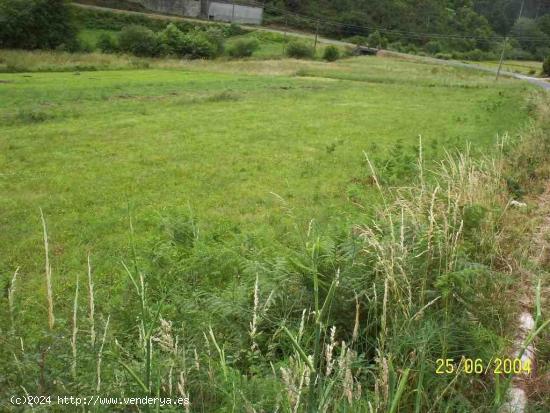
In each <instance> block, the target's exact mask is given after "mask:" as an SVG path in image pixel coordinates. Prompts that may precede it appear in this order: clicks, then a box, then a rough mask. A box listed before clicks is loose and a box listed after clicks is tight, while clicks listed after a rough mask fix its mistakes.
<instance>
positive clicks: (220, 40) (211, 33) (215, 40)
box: [204, 26, 226, 57]
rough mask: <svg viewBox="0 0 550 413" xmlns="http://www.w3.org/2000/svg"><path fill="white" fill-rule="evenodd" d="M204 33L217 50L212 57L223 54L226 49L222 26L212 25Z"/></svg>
mask: <svg viewBox="0 0 550 413" xmlns="http://www.w3.org/2000/svg"><path fill="white" fill-rule="evenodd" d="M204 35H205V36H206V38H207V39H208V41H209V42H210V43H212V46H214V49H215V52H214V55H213V56H212V57H215V56H221V55H222V54H223V51H224V47H225V45H224V43H225V37H226V36H225V34H224V30H223V28H222V27H219V26H211V27H208V28H207V29H206V30H205V31H204Z"/></svg>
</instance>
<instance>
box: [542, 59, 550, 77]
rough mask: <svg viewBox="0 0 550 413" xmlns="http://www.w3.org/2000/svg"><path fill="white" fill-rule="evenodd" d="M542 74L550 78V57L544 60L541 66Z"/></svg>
mask: <svg viewBox="0 0 550 413" xmlns="http://www.w3.org/2000/svg"><path fill="white" fill-rule="evenodd" d="M542 73H543V74H545V75H547V76H550V56H548V57H547V58H546V59H544V63H543V64H542Z"/></svg>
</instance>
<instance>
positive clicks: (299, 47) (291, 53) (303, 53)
mask: <svg viewBox="0 0 550 413" xmlns="http://www.w3.org/2000/svg"><path fill="white" fill-rule="evenodd" d="M286 55H287V56H288V57H293V58H295V59H311V58H313V48H312V47H311V46H309V45H307V44H306V43H304V42H301V41H292V42H290V43H289V44H288V45H287V47H286Z"/></svg>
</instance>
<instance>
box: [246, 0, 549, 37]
mask: <svg viewBox="0 0 550 413" xmlns="http://www.w3.org/2000/svg"><path fill="white" fill-rule="evenodd" d="M249 3H251V4H254V5H256V6H259V7H264V9H268V10H273V11H276V12H279V13H281V14H283V15H285V16H292V17H295V18H300V19H303V20H305V21H309V22H311V23H315V24H316V23H323V24H324V25H325V26H332V27H341V28H348V29H355V30H358V31H359V30H362V31H365V32H373V31H378V32H379V33H384V34H395V35H398V36H401V37H408V38H413V39H425V38H434V39H448V40H481V41H504V40H505V37H503V36H489V37H481V36H467V35H458V34H456V35H455V34H441V33H422V32H413V31H403V30H396V29H387V28H385V27H380V26H362V25H355V24H349V23H342V22H338V21H335V20H328V19H326V18H320V17H313V16H308V15H305V14H300V13H295V12H291V11H288V10H286V9H281V8H279V7H276V6H273V5H271V4H263V3H259V2H257V1H254V0H250V1H249ZM510 38H513V39H516V40H520V41H522V42H526V43H544V42H547V40H545V39H542V38H538V37H533V36H510Z"/></svg>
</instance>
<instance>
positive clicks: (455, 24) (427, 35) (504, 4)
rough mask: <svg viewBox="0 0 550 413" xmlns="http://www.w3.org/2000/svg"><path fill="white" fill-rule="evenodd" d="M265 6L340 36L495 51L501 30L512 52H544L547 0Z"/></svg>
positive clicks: (549, 29)
mask: <svg viewBox="0 0 550 413" xmlns="http://www.w3.org/2000/svg"><path fill="white" fill-rule="evenodd" d="M266 10H267V15H268V17H267V21H268V22H270V23H277V24H290V25H293V26H296V27H302V28H304V27H307V28H309V29H310V30H312V31H314V30H315V29H316V26H317V24H319V28H320V30H321V31H322V32H323V33H325V34H329V35H333V36H338V37H342V38H346V37H351V36H365V37H367V36H369V35H372V33H374V32H375V31H379V32H380V34H381V35H382V36H383V37H385V38H386V39H387V41H388V42H389V43H390V44H392V43H393V46H394V48H400V47H403V46H408V49H407V50H406V51H411V50H412V51H414V48H415V47H417V48H421V49H423V50H425V51H426V52H429V53H437V52H469V51H472V50H476V49H477V50H480V51H482V52H485V53H489V52H492V53H495V54H498V52H499V51H500V43H501V42H502V38H503V36H506V35H510V36H512V38H513V39H514V40H513V41H512V47H511V49H512V50H510V52H512V53H515V54H517V55H520V56H524V57H526V56H527V55H528V54H530V55H531V57H536V58H537V59H541V58H543V57H544V56H546V55H548V54H549V47H550V14H549V13H550V2H547V1H544V0H540V1H536V0H531V1H526V2H525V4H524V6H523V9H522V2H521V0H497V1H486V0H477V1H458V0H446V1H440V0H422V1H412V0H406V1H403V0H387V1H386V0H383V1H382V0H341V1H329V0H305V1H297V0H268V1H266ZM520 10H521V16H522V19H521V20H519V21H518V16H520ZM317 19H319V20H317Z"/></svg>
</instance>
